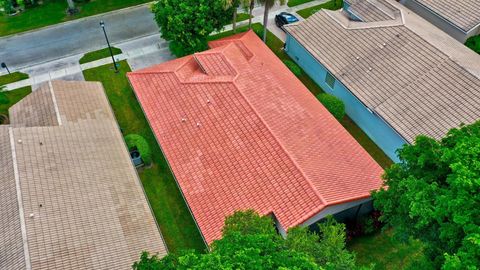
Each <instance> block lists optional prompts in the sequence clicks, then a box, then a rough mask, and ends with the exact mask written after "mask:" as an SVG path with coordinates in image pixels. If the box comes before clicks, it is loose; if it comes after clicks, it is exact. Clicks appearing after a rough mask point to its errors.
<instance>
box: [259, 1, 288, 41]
mask: <svg viewBox="0 0 480 270" xmlns="http://www.w3.org/2000/svg"><path fill="white" fill-rule="evenodd" d="M277 1H278V2H279V3H280V5H285V0H258V2H259V3H261V4H262V5H263V7H264V11H263V42H267V31H268V29H267V25H268V13H269V12H270V8H272V7H273V6H274V5H275V3H276V2H277Z"/></svg>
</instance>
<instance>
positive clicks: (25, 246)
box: [8, 127, 32, 270]
mask: <svg viewBox="0 0 480 270" xmlns="http://www.w3.org/2000/svg"><path fill="white" fill-rule="evenodd" d="M8 133H9V135H10V146H11V151H12V163H13V171H14V174H15V187H16V189H17V201H18V213H19V216H20V228H21V230H22V239H23V253H24V256H25V267H26V269H27V270H31V269H32V265H31V262H30V252H29V251H28V240H27V228H26V226H25V215H24V212H23V200H22V189H21V188H20V176H19V175H18V166H17V153H16V151H15V139H14V137H13V128H11V127H10V128H8Z"/></svg>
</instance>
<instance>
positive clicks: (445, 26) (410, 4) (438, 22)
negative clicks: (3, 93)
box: [400, 0, 480, 43]
mask: <svg viewBox="0 0 480 270" xmlns="http://www.w3.org/2000/svg"><path fill="white" fill-rule="evenodd" d="M400 3H401V4H403V5H404V6H406V7H407V8H409V9H410V10H412V11H413V12H415V13H417V14H418V15H419V16H420V17H422V18H424V19H425V20H427V21H429V22H430V23H432V24H433V25H435V26H436V27H438V28H440V29H441V30H442V31H444V32H445V33H447V34H449V35H450V36H452V37H453V38H454V39H456V40H458V41H460V42H461V43H465V41H466V40H467V39H468V38H469V37H470V36H474V35H475V34H478V32H479V30H480V26H477V27H476V28H474V29H472V30H471V31H469V32H468V33H465V32H464V31H462V30H461V29H459V28H457V27H455V26H454V25H453V24H451V23H449V22H448V21H446V20H445V19H443V18H442V17H440V16H438V15H437V14H436V13H434V12H433V11H431V10H429V9H428V8H426V7H424V6H422V5H420V4H419V3H417V1H415V0H401V1H400Z"/></svg>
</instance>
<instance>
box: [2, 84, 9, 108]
mask: <svg viewBox="0 0 480 270" xmlns="http://www.w3.org/2000/svg"><path fill="white" fill-rule="evenodd" d="M3 91H5V86H3V85H1V86H0V104H8V103H9V102H10V100H9V99H8V97H7V95H6V94H5V93H4V92H3Z"/></svg>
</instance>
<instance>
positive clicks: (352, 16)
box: [343, 1, 363, 21]
mask: <svg viewBox="0 0 480 270" xmlns="http://www.w3.org/2000/svg"><path fill="white" fill-rule="evenodd" d="M343 11H345V12H346V13H347V14H348V16H349V17H350V19H352V20H354V21H363V20H362V19H361V18H360V17H358V16H357V15H356V14H355V13H353V12H352V11H351V10H350V3H348V2H347V1H343Z"/></svg>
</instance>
